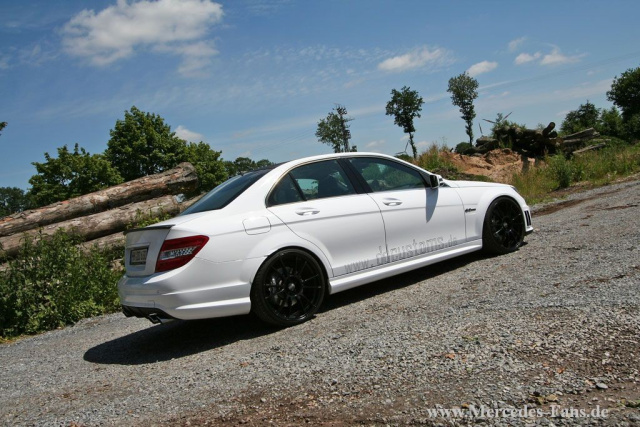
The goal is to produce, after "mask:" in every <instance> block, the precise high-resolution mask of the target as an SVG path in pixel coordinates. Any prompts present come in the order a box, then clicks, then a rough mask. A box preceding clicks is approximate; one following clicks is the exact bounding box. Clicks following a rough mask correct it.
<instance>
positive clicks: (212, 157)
mask: <svg viewBox="0 0 640 427" xmlns="http://www.w3.org/2000/svg"><path fill="white" fill-rule="evenodd" d="M221 154H222V151H215V150H213V149H211V147H210V146H209V144H207V143H205V142H202V141H200V142H199V143H197V144H196V143H193V142H191V143H189V144H187V146H186V150H185V155H184V160H183V161H186V162H189V163H191V164H192V165H193V167H194V168H195V169H196V172H197V174H198V188H199V189H200V191H209V190H211V189H212V188H214V187H216V186H217V185H218V184H220V183H222V182H224V181H225V180H226V179H227V178H228V177H229V175H228V174H227V169H226V168H225V165H224V162H223V161H222V159H220V155H221Z"/></svg>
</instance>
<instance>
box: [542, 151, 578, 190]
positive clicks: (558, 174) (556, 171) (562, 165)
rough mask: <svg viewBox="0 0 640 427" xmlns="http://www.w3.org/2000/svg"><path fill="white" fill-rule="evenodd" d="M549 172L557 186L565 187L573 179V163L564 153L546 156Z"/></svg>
mask: <svg viewBox="0 0 640 427" xmlns="http://www.w3.org/2000/svg"><path fill="white" fill-rule="evenodd" d="M547 165H548V168H549V172H550V173H551V176H552V177H553V179H555V181H556V182H557V183H558V188H567V187H568V186H569V185H571V181H572V179H573V172H574V168H573V164H572V162H570V161H569V160H567V159H566V158H565V157H564V155H562V154H556V155H555V156H551V157H548V158H547Z"/></svg>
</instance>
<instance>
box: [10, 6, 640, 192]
mask: <svg viewBox="0 0 640 427" xmlns="http://www.w3.org/2000/svg"><path fill="white" fill-rule="evenodd" d="M0 10H1V11H2V14H1V18H0V121H6V122H8V126H7V128H5V130H4V131H3V132H2V135H1V136H0V147H1V148H0V149H1V150H2V151H1V152H2V155H1V156H0V186H17V187H20V188H24V189H26V188H28V179H29V177H30V176H32V175H33V174H34V173H35V168H34V167H33V166H32V165H31V162H34V161H40V162H41V161H44V152H49V153H51V154H55V153H56V149H57V148H58V147H61V146H63V145H65V144H66V145H69V146H70V147H71V146H73V144H75V143H79V144H80V146H82V147H84V148H85V149H87V150H88V151H89V152H91V153H100V152H102V151H104V150H105V149H106V146H107V141H108V140H109V130H110V129H112V128H113V127H114V124H115V122H116V120H117V119H121V118H123V117H124V111H125V110H128V109H129V108H131V106H133V105H135V106H136V107H138V108H140V109H141V110H143V111H148V112H154V113H157V114H160V115H161V116H162V117H164V118H165V120H166V122H167V123H168V124H169V125H171V127H172V130H174V131H175V132H176V133H177V134H178V135H179V136H181V137H183V138H185V139H187V140H191V141H194V142H197V141H200V140H202V141H205V142H207V143H209V144H210V145H211V146H212V147H213V148H214V149H216V150H221V151H222V156H223V157H224V158H225V159H230V160H233V159H235V158H236V157H238V156H249V157H251V158H253V159H256V160H258V159H261V158H268V159H270V160H272V161H284V160H288V159H293V158H297V157H303V156H307V155H314V154H320V153H326V152H330V151H331V149H330V147H329V146H327V145H323V144H320V143H319V142H318V141H317V140H316V138H315V135H314V134H315V130H316V124H317V122H318V120H320V119H322V118H323V117H325V116H326V115H327V113H328V112H329V111H331V109H332V108H334V106H335V105H336V104H342V105H344V106H346V108H347V109H348V111H349V115H350V116H351V117H352V118H353V119H354V120H353V121H352V122H351V134H352V141H351V143H352V144H355V145H357V146H358V149H359V151H378V152H383V153H388V154H395V153H397V152H399V151H402V150H404V148H405V144H406V137H405V135H404V134H403V133H402V130H401V129H400V128H399V127H397V126H395V125H394V124H393V118H391V117H388V116H386V115H385V114H384V112H385V104H386V102H387V101H388V100H389V99H390V92H391V89H394V88H395V89H400V88H401V87H402V86H409V87H411V89H414V90H417V91H418V92H419V93H420V95H421V96H422V97H423V98H424V99H425V101H426V103H425V105H424V106H423V111H422V117H421V118H420V119H417V120H416V122H415V126H416V134H415V140H416V141H417V142H418V145H419V147H420V148H426V147H427V146H428V145H429V144H431V143H432V142H437V143H439V144H443V143H446V144H447V145H449V146H455V145H456V144H457V143H459V142H461V141H464V140H465V139H466V135H465V133H464V122H463V121H462V119H460V117H459V116H460V114H459V112H458V110H457V108H456V107H454V106H452V105H451V101H450V98H449V96H448V94H447V92H446V89H447V83H448V80H449V78H451V77H453V76H455V75H458V74H460V73H463V72H465V71H468V72H470V73H471V74H472V75H474V77H475V78H476V79H477V80H478V81H479V83H480V96H479V98H478V99H477V100H476V112H477V118H476V124H475V125H474V131H475V133H476V137H477V136H480V131H479V127H478V123H480V124H481V125H482V129H483V130H484V133H485V134H486V133H487V131H488V130H489V127H490V125H489V123H486V122H483V121H481V119H493V118H495V116H496V113H498V112H502V113H505V114H506V113H510V112H511V113H512V115H511V116H510V119H512V120H514V121H516V122H518V123H524V124H526V125H528V126H530V127H535V126H536V125H537V124H538V123H544V124H547V123H548V122H550V121H555V122H556V123H558V124H559V123H560V122H561V121H562V119H563V117H564V114H566V112H567V111H569V110H572V109H576V108H577V107H578V106H579V105H580V104H581V103H584V102H585V101H586V100H587V99H588V100H590V101H591V102H593V103H595V104H596V106H598V107H601V108H602V107H607V108H608V107H610V106H611V103H609V102H608V101H607V100H606V91H607V90H608V89H609V88H610V85H611V81H612V80H613V78H614V77H615V76H616V75H620V74H621V73H622V72H623V71H625V70H627V69H629V68H635V67H638V66H639V65H640V44H639V43H638V40H640V26H638V25H637V17H638V16H640V2H638V1H631V0H629V1H615V0H614V1H606V2H605V1H589V0H581V1H559V0H556V1H444V0H442V1H418V0H416V1H403V0H395V1H381V0H380V1H377V0H359V1H332V0H324V1H319V0H318V1H316V0H297V1H296V0H233V1H222V0H220V1H210V0H159V1H146V0H145V1H140V2H133V1H127V0H120V1H117V0H82V1H80V0H66V1H64V2H62V1H51V0H40V1H29V0H23V1H13V0H11V1H9V0H0Z"/></svg>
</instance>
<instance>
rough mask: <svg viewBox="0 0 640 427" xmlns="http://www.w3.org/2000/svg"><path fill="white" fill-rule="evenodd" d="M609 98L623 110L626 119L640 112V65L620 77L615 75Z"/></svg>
mask: <svg viewBox="0 0 640 427" xmlns="http://www.w3.org/2000/svg"><path fill="white" fill-rule="evenodd" d="M607 99H608V100H609V101H611V102H613V103H614V104H616V105H617V106H618V108H620V109H621V110H622V117H623V118H624V120H625V121H627V120H629V119H631V117H633V116H634V115H636V114H640V67H638V68H635V69H631V68H630V69H628V70H627V71H625V72H624V73H622V75H621V76H620V77H617V76H616V77H615V78H614V79H613V83H612V84H611V90H610V91H609V92H607Z"/></svg>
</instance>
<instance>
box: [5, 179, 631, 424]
mask: <svg viewBox="0 0 640 427" xmlns="http://www.w3.org/2000/svg"><path fill="white" fill-rule="evenodd" d="M638 206H640V181H637V180H636V181H630V182H623V183H619V184H616V185H611V186H607V187H603V188H600V189H596V190H589V191H585V192H581V193H577V194H573V195H571V196H569V197H568V198H567V199H566V200H564V201H562V202H555V203H550V204H546V205H541V206H536V207H535V209H534V215H533V220H534V226H535V228H536V231H535V233H534V234H532V235H530V236H528V237H527V238H526V244H525V245H524V246H523V247H522V248H521V249H520V250H519V251H517V252H516V253H513V254H509V255H506V256H500V257H492V258H489V257H485V256H482V255H479V254H472V255H469V256H465V257H462V258H459V259H456V260H453V261H448V262H445V263H441V264H439V265H436V266H431V267H427V268H424V269H421V270H418V271H414V272H411V273H407V274H403V275H401V276H397V277H395V278H391V279H388V280H382V281H379V282H376V283H372V284H370V285H366V286H364V287H361V288H357V289H353V290H350V291H347V292H344V293H340V294H336V295H334V296H332V297H330V298H329V299H328V301H327V302H326V304H325V306H324V309H323V310H322V311H321V312H320V313H319V314H318V315H317V317H316V318H315V319H313V320H312V321H310V322H308V323H305V324H303V325H300V326H296V327H293V328H289V329H285V330H280V329H273V328H270V327H267V326H264V325H262V324H261V323H260V322H259V321H258V320H256V319H254V318H253V317H251V316H245V317H237V318H229V319H214V320H207V321H193V322H173V323H170V324H167V325H159V326H152V325H151V324H150V323H149V322H147V321H146V320H140V319H127V318H125V317H124V316H122V315H121V314H116V315H109V316H102V317H98V318H93V319H88V320H85V321H82V322H80V323H78V324H77V325H75V326H73V327H69V328H66V329H63V330H57V331H53V332H49V333H45V334H42V335H39V336H36V337H31V338H26V339H22V340H19V341H17V342H14V343H10V344H4V345H0V360H1V361H2V365H1V366H0V374H1V377H0V378H1V381H0V423H3V424H5V425H12V426H13V425H46V426H50V425H73V426H77V425H87V426H93V425H136V426H138V425H143V426H144V425H206V424H209V425H214V424H223V423H224V424H232V425H233V424H248V425H262V424H268V423H273V424H274V425H299V424H303V423H305V422H306V423H310V424H312V425H318V424H320V425H325V426H334V425H335V426H339V425H352V424H365V425H385V424H390V425H406V424H417V425H473V424H476V423H478V422H482V423H485V424H486V425H585V424H593V425H640V409H638V407H639V406H640V372H639V369H640V363H639V362H638V361H639V360H640V310H639V305H640V304H639V303H640V292H639V290H640V287H639V284H640V280H639V279H640V248H639V243H640V226H639V225H638V219H637V217H638V213H639V212H640V210H639V209H638ZM446 410H459V411H461V412H462V415H460V414H456V416H455V417H453V416H447V413H446ZM598 411H599V412H598ZM603 414H604V415H606V416H602V415H603ZM436 415H437V416H436ZM587 415H594V416H595V417H591V418H587V417H586V416H587ZM598 415H600V416H598Z"/></svg>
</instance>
